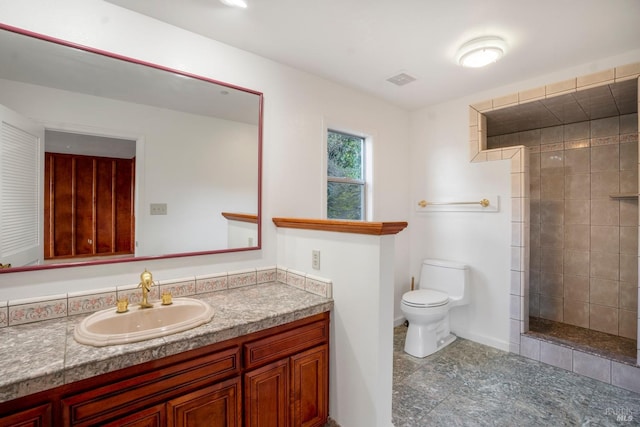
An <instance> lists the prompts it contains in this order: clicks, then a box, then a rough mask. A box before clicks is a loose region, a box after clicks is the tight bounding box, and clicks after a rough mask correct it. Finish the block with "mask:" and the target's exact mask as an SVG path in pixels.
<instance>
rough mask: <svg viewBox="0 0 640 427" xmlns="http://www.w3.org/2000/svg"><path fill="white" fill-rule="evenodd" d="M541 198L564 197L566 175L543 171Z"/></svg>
mask: <svg viewBox="0 0 640 427" xmlns="http://www.w3.org/2000/svg"><path fill="white" fill-rule="evenodd" d="M543 171H544V170H543ZM616 184H617V181H616ZM540 198H541V199H564V175H561V174H545V173H542V174H541V175H540Z"/></svg>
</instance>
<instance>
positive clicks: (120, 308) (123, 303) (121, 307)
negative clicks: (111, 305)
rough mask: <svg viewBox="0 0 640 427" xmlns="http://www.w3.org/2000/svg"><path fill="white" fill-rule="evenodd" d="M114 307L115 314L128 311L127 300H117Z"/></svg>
mask: <svg viewBox="0 0 640 427" xmlns="http://www.w3.org/2000/svg"><path fill="white" fill-rule="evenodd" d="M116 305H117V308H116V313H126V312H127V311H129V300H128V299H127V298H121V299H119V300H118V302H117V304H116Z"/></svg>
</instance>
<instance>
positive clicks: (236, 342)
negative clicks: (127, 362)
mask: <svg viewBox="0 0 640 427" xmlns="http://www.w3.org/2000/svg"><path fill="white" fill-rule="evenodd" d="M328 343H329V313H328V312H325V313H321V314H317V315H314V316H311V317H307V318H304V319H300V320H297V321H295V322H292V323H288V324H285V325H282V326H277V327H274V328H270V329H267V330H264V331H260V332H255V333H252V334H249V335H245V336H242V337H238V338H234V339H231V340H227V341H223V342H220V343H216V344H212V345H209V346H206V347H202V348H198V349H195V350H190V351H186V352H183V353H179V354H176V355H173V356H168V357H164V358H161V359H158V360H156V361H151V362H146V363H142V364H140V365H136V366H132V367H129V368H125V369H121V370H118V371H115V372H110V373H106V374H102V375H98V376H96V377H93V378H88V379H85V380H81V381H78V382H74V383H70V384H66V385H64V386H61V387H57V388H55V389H52V390H47V391H45V392H40V393H38V394H36V395H31V396H26V397H23V398H19V399H16V400H14V401H10V402H4V403H0V426H48V425H52V426H98V425H99V426H109V427H115V426H130V427H133V426H136V427H143V426H145V427H151V426H169V427H183V426H184V427H186V426H189V427H193V426H196V427H201V426H207V427H209V426H212V427H241V426H243V425H244V426H247V427H249V426H252V427H253V426H256V427H258V426H282V427H298V426H300V427H302V426H304V427H314V426H323V425H324V424H325V423H326V421H327V416H328V392H329V388H328V378H329V369H328V348H329V347H328Z"/></svg>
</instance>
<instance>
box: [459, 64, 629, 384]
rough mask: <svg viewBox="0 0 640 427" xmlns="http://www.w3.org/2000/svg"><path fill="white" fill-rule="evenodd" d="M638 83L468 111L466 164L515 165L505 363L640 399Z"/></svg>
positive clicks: (610, 79)
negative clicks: (557, 372)
mask: <svg viewBox="0 0 640 427" xmlns="http://www.w3.org/2000/svg"><path fill="white" fill-rule="evenodd" d="M639 78H640V63H633V64H627V65H622V66H618V67H616V68H612V69H608V70H603V71H599V72H596V73H593V74H588V75H583V76H578V77H575V78H571V79H568V80H564V81H560V82H556V83H551V84H548V85H546V86H541V87H537V88H533V89H528V90H524V91H521V92H517V93H512V94H510V95H506V96H502V97H499V98H494V99H489V100H485V101H482V102H478V103H475V104H472V105H470V106H469V159H470V161H471V162H472V163H483V162H492V161H496V160H503V161H505V160H507V161H509V162H510V164H511V174H510V179H511V198H510V204H511V268H510V270H511V271H510V288H509V294H510V309H509V351H511V352H514V353H517V354H520V355H523V356H525V357H528V358H531V359H534V360H538V361H541V362H544V363H547V364H551V365H553V366H556V367H560V368H563V369H566V370H569V371H573V372H574V373H577V374H579V375H584V376H587V377H590V378H594V379H597V380H599V381H603V382H606V383H610V384H613V385H616V386H618V387H622V388H626V389H628V390H632V391H635V392H637V393H640V347H639V346H638V340H637V337H638V335H639V332H640V331H638V329H640V328H638V326H639V325H640V317H639V316H638V293H639V292H640V287H638V283H639V282H638V273H637V266H638V237H637V234H638V233H637V232H638V201H637V195H638V187H637V182H638V172H637V170H638V162H639V160H638V149H637V146H638V135H639V133H638V115H637V113H638V111H639V110H640V103H639V100H638V98H639V97H638V79H639ZM605 98H608V100H607V99H605ZM612 101H613V102H612ZM576 107H578V108H576ZM605 110H615V112H613V113H612V111H605ZM525 122H526V123H525ZM629 193H631V194H629ZM530 315H531V317H530ZM535 316H540V317H535ZM543 316H546V317H547V318H548V319H555V320H547V319H543V318H542V317H543ZM574 325H576V326H574ZM578 325H579V326H578ZM589 328H592V329H589ZM602 331H606V332H602ZM627 337H629V338H627ZM621 343H622V344H621ZM593 344H597V345H598V346H599V345H600V344H603V347H602V348H605V350H602V349H601V348H598V347H597V346H594V345H593Z"/></svg>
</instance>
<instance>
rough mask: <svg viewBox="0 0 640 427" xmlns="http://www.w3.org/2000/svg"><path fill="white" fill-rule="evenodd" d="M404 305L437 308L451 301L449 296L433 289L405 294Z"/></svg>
mask: <svg viewBox="0 0 640 427" xmlns="http://www.w3.org/2000/svg"><path fill="white" fill-rule="evenodd" d="M402 300H403V301H404V303H405V304H406V305H408V306H411V307H436V306H439V305H444V304H446V303H447V302H448V301H449V295H447V294H445V293H444V292H440V291H434V290H432V289H419V290H417V291H411V292H407V293H406V294H404V296H403V297H402Z"/></svg>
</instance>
